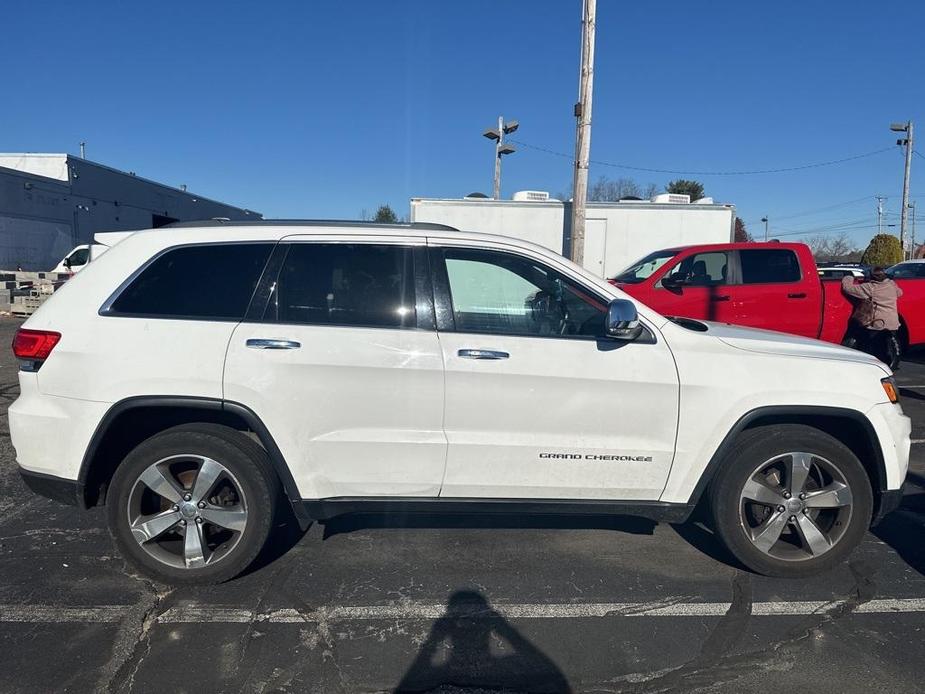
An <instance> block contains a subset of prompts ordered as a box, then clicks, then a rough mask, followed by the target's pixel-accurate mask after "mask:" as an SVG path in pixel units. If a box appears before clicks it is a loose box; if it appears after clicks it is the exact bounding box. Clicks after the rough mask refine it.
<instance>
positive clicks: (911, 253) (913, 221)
mask: <svg viewBox="0 0 925 694" xmlns="http://www.w3.org/2000/svg"><path fill="white" fill-rule="evenodd" d="M909 207H911V208H912V242H911V243H910V244H909V245H910V250H909V258H910V259H911V258H915V200H913V201H912V202H911V203H910V204H909Z"/></svg>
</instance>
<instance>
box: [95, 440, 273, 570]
mask: <svg viewBox="0 0 925 694" xmlns="http://www.w3.org/2000/svg"><path fill="white" fill-rule="evenodd" d="M171 456H203V457H205V458H209V459H212V460H214V461H217V462H218V463H220V465H221V466H223V467H224V468H225V469H226V472H228V473H230V476H233V482H234V485H232V489H234V490H237V487H240V491H239V493H240V494H241V496H240V497H235V498H237V500H238V503H239V504H242V506H240V507H241V508H244V506H243V504H245V503H246V524H244V527H243V530H240V531H239V532H237V533H236V534H234V536H233V537H234V542H233V543H232V542H231V541H229V542H225V543H223V544H221V545H220V546H219V549H221V550H227V551H226V552H225V553H224V554H222V555H221V556H219V553H218V552H216V553H215V554H213V555H212V558H215V557H219V558H218V559H217V560H216V562H215V563H206V564H205V565H203V566H195V567H192V568H190V567H189V566H187V567H185V568H182V567H178V566H173V565H170V564H168V563H165V562H164V561H162V560H160V559H158V558H156V557H154V556H152V555H151V554H150V553H149V552H148V551H146V550H145V549H144V548H142V545H141V543H139V541H137V540H136V539H135V537H134V536H133V533H132V529H131V525H130V524H131V521H130V513H131V511H130V510H129V503H130V498H132V499H134V498H137V497H134V496H133V490H134V489H136V485H137V484H139V483H140V482H139V478H140V476H141V475H143V474H144V473H145V471H146V470H148V469H149V468H150V467H151V466H152V465H153V464H154V463H156V462H158V461H163V460H164V459H168V458H171ZM191 474H198V473H191ZM175 481H176V480H175ZM147 493H148V492H147V491H144V490H142V491H141V492H137V491H136V492H135V494H147ZM280 495H281V489H280V484H279V480H278V478H277V476H276V474H275V472H274V471H273V469H272V466H271V464H270V461H269V459H268V457H267V454H266V451H265V450H264V449H263V448H262V447H261V446H260V445H258V444H257V443H256V442H254V441H253V440H252V439H250V438H249V437H248V436H246V435H245V434H242V433H241V432H238V431H235V430H234V429H230V428H228V427H224V426H221V425H217V424H207V423H199V424H184V425H181V426H176V427H173V428H170V429H167V430H165V431H163V432H161V433H159V434H155V435H154V436H152V437H151V438H149V439H147V440H145V441H144V442H142V443H141V444H139V445H138V446H137V447H136V448H135V449H133V450H132V451H131V453H129V454H128V455H127V456H126V457H125V459H124V460H123V461H122V463H121V464H120V465H119V467H118V468H117V469H116V472H115V475H114V476H113V479H112V483H111V485H110V490H109V493H108V495H107V502H106V505H107V515H108V519H109V530H110V533H111V534H112V537H113V539H114V541H115V543H116V545H117V547H118V548H119V550H120V551H121V553H122V555H123V556H124V557H125V558H126V559H128V560H129V561H130V562H131V563H132V564H133V565H134V566H136V567H137V568H138V569H139V570H140V571H141V572H142V573H144V574H145V575H147V576H150V577H151V578H153V579H155V580H158V581H161V582H163V583H168V584H199V585H208V584H214V583H221V582H223V581H227V580H229V579H231V578H234V577H235V576H237V575H238V574H239V573H241V572H242V571H244V569H246V568H247V567H248V566H249V565H250V564H251V562H253V561H254V559H255V557H256V556H257V554H258V553H259V552H260V550H261V549H262V548H263V546H264V544H265V543H266V540H267V537H268V535H269V532H270V528H271V525H272V521H273V518H274V517H275V514H276V508H277V503H278V499H279V497H280ZM242 500H243V501H242ZM148 501H149V502H150V500H148ZM172 508H174V509H175V508H176V507H175V506H174V507H172ZM215 508H216V509H217V510H220V511H221V510H223V509H221V507H215ZM202 513H205V511H203V512H202ZM196 520H197V521H198V520H200V519H199V518H198V517H197V519H196ZM181 522H182V523H183V524H184V526H185V525H186V521H185V520H183V521H181ZM211 531H212V529H211V528H210V526H209V525H208V523H206V524H204V527H203V529H202V533H203V535H200V537H202V536H204V535H205V534H206V533H207V532H211ZM219 531H221V528H219ZM167 532H168V533H169V534H171V537H170V538H168V540H170V539H172V536H173V535H174V534H179V533H181V532H182V536H181V537H182V538H185V533H186V528H185V527H184V528H182V529H181V528H177V527H174V528H173V529H171V530H169V531H167ZM229 533H230V531H229ZM219 538H220V539H221V535H219ZM184 541H185V540H181V542H184ZM204 544H205V543H204ZM229 546H230V549H227V548H228V547H229ZM157 551H160V550H157ZM184 551H185V550H184ZM179 559H180V561H181V563H182V561H183V557H182V555H181V557H179Z"/></svg>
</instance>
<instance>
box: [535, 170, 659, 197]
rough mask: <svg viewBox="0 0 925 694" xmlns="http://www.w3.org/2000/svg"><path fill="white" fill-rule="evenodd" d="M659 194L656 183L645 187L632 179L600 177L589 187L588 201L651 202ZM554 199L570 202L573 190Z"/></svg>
mask: <svg viewBox="0 0 925 694" xmlns="http://www.w3.org/2000/svg"><path fill="white" fill-rule="evenodd" d="M658 192H659V186H658V185H656V184H655V183H649V184H647V185H646V186H644V187H643V186H641V185H640V184H639V183H637V182H636V181H634V180H633V179H632V178H618V179H616V180H611V179H609V178H607V177H606V176H599V177H598V179H597V180H596V181H595V182H594V183H592V184H591V185H590V186H589V187H588V200H589V201H591V202H615V201H617V200H623V199H625V198H639V199H641V200H651V199H652V198H653V197H654V196H655V195H656V194H657V193H658ZM552 197H554V198H555V199H557V200H561V201H563V202H568V201H569V200H571V199H572V193H571V190H569V191H568V192H565V191H563V192H559V193H556V194H555V195H553V196H552Z"/></svg>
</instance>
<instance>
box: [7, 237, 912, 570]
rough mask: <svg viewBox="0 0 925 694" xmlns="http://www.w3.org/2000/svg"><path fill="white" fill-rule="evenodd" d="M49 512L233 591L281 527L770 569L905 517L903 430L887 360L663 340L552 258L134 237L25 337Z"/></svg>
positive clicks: (692, 325)
mask: <svg viewBox="0 0 925 694" xmlns="http://www.w3.org/2000/svg"><path fill="white" fill-rule="evenodd" d="M13 349H14V352H15V354H16V356H17V357H18V359H19V361H20V370H19V384H20V395H19V397H18V398H17V400H16V402H15V403H13V405H12V406H11V407H10V409H9V425H10V432H11V437H12V442H13V445H14V446H15V448H16V456H17V461H18V463H19V466H20V471H21V474H22V476H23V478H24V479H25V481H26V482H27V484H29V486H31V487H32V488H33V489H34V490H35V491H36V492H38V493H41V494H45V495H47V496H50V497H52V498H56V499H59V500H62V501H66V502H69V503H72V504H78V505H80V506H82V507H88V506H94V505H97V504H104V503H105V504H106V506H107V511H108V520H109V526H110V530H111V533H112V535H113V537H114V538H115V542H116V544H117V546H118V547H119V548H120V549H121V551H122V553H123V554H124V555H125V556H126V557H128V558H129V559H130V560H131V561H132V562H133V563H135V564H136V565H137V566H138V567H140V568H141V569H142V570H143V571H145V572H146V573H148V574H149V575H151V576H154V577H156V578H158V579H159V580H162V581H166V582H172V583H210V582H218V581H223V580H227V579H229V578H232V577H233V576H235V575H237V574H238V573H240V572H241V571H242V570H244V569H245V568H246V567H247V566H248V565H249V564H250V562H251V561H252V560H253V559H254V557H255V556H256V555H257V553H258V552H259V551H260V549H261V547H262V546H263V545H264V543H265V541H266V539H267V537H268V535H269V533H270V531H271V528H272V527H274V525H273V520H274V514H275V513H276V510H277V508H278V507H280V505H285V506H288V507H290V508H291V510H292V512H293V513H294V514H295V516H296V518H298V519H299V521H300V522H301V523H302V524H303V525H307V524H308V522H310V520H311V519H313V518H314V519H324V518H329V517H331V516H334V515H337V514H341V513H351V512H357V511H382V512H387V513H391V512H398V513H405V512H413V511H421V510H426V511H435V510H437V511H439V510H447V511H451V512H459V511H467V512H472V513H497V512H499V511H502V512H512V513H535V512H543V513H551V512H552V513H570V514H615V515H627V514H629V515H638V516H644V517H647V518H653V519H656V520H661V521H670V522H683V521H685V520H686V519H687V518H688V517H689V516H690V514H691V513H692V512H693V510H694V509H695V507H697V506H698V505H699V504H701V503H703V504H704V505H705V506H706V507H707V508H709V510H710V514H711V517H712V525H713V528H714V530H715V532H716V533H717V535H718V536H719V538H721V539H722V540H723V541H724V542H725V544H726V545H727V546H728V547H729V549H730V550H731V551H732V553H733V554H734V555H735V556H736V557H737V558H738V559H739V560H740V561H741V562H742V563H744V564H745V565H746V566H748V567H750V568H751V569H753V570H755V571H758V572H761V573H765V574H769V575H775V576H793V577H801V576H806V575H808V574H811V573H814V572H817V571H820V570H823V569H826V568H828V567H831V566H832V565H834V564H835V563H837V562H840V561H841V560H843V559H844V558H845V557H846V556H847V555H848V554H849V553H850V552H851V551H852V550H853V549H854V547H855V546H857V544H858V543H859V542H860V541H861V538H862V537H863V536H864V534H865V532H866V531H867V529H868V528H869V527H870V525H871V523H872V522H876V520H877V519H878V518H880V517H881V516H882V515H883V514H884V513H886V512H888V511H890V510H891V509H893V508H895V507H896V506H897V505H898V504H899V502H900V499H901V495H902V485H903V481H904V479H905V476H906V470H907V466H908V460H909V444H910V441H909V435H910V420H909V418H908V417H906V416H905V415H904V414H903V411H902V408H901V406H900V405H899V403H898V393H897V389H896V385H895V383H894V382H893V379H892V374H891V373H890V371H889V369H888V368H887V367H885V366H884V365H883V364H882V363H880V362H879V361H878V360H877V359H876V358H874V357H871V356H869V355H867V354H864V353H862V352H858V351H855V350H851V349H845V348H843V347H839V346H836V345H832V344H828V343H824V342H819V341H817V340H810V339H806V338H799V337H794V336H791V335H785V334H782V333H775V332H768V331H761V330H752V329H747V328H740V327H736V326H732V325H723V324H718V323H706V322H700V321H696V320H690V319H674V320H672V319H669V318H666V317H664V316H661V315H659V314H658V313H655V312H654V311H652V310H650V309H649V308H647V307H646V306H644V305H642V304H639V303H638V302H636V301H634V300H633V299H631V298H629V297H627V295H625V294H624V293H622V292H621V291H620V290H619V289H617V288H616V287H614V286H612V285H610V284H609V283H607V282H606V281H605V280H603V279H601V278H600V277H597V276H596V275H594V274H593V273H591V272H589V271H587V270H585V269H583V268H581V267H579V266H577V265H575V264H574V263H572V262H570V261H568V260H566V259H565V258H563V257H562V256H560V255H557V254H555V253H553V252H552V251H549V250H547V249H545V248H542V247H540V246H537V245H534V244H531V243H528V242H526V241H520V240H516V239H513V238H510V237H502V236H489V235H484V234H477V233H470V232H460V231H457V230H455V229H450V228H448V227H443V226H440V225H428V224H410V225H407V224H406V225H374V224H369V223H353V224H351V223H332V222H317V223H305V222H299V223H285V222H283V223H281V222H272V221H266V222H257V223H221V222H215V223H203V224H181V225H176V226H174V227H172V228H162V229H158V230H152V231H146V232H138V233H134V234H127V235H126V238H124V239H123V240H122V241H120V242H119V243H117V244H115V245H113V246H112V248H111V249H110V250H108V251H107V252H106V253H105V255H103V256H102V257H101V258H99V259H98V260H95V261H94V262H92V263H90V264H89V266H88V267H86V269H84V270H83V271H81V272H80V273H79V274H78V275H76V276H75V277H74V278H73V279H71V280H69V281H68V282H67V284H66V285H65V286H64V287H63V288H62V289H61V290H60V291H58V292H56V293H55V294H54V296H52V297H51V299H50V300H49V301H48V302H47V303H45V304H44V305H43V306H41V308H39V309H38V310H37V311H36V312H35V314H34V315H32V317H30V318H29V319H28V320H27V321H26V323H25V324H24V325H23V326H22V328H21V329H20V330H19V332H18V333H17V335H16V338H15V340H14V345H13Z"/></svg>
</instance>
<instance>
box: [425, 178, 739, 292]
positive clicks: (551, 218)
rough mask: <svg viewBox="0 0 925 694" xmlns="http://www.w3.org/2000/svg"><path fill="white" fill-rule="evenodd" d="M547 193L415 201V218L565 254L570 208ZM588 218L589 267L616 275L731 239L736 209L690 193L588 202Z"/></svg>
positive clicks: (604, 273) (587, 255)
mask: <svg viewBox="0 0 925 694" xmlns="http://www.w3.org/2000/svg"><path fill="white" fill-rule="evenodd" d="M528 193H529V195H528ZM544 195H545V194H543V193H537V192H535V191H524V192H523V193H517V194H515V199H514V200H493V199H491V198H475V197H473V198H463V199H432V198H412V199H411V221H412V222H434V223H437V224H448V225H450V226H453V227H456V228H457V229H460V230H464V231H483V232H487V233H492V234H502V235H504V236H513V237H515V238H520V239H525V240H527V241H533V242H534V243H538V244H540V245H541V246H545V247H546V248H549V249H551V250H554V251H556V252H557V253H562V254H563V255H566V256H567V255H569V249H570V246H571V234H570V231H571V229H570V226H571V225H570V218H571V204H570V203H563V202H561V201H559V200H549V199H545V200H544V199H542V198H543V196H544ZM670 200H677V201H678V202H671V201H670ZM586 219H587V221H586V222H585V256H584V257H585V260H584V263H585V267H586V268H588V269H589V270H591V271H592V272H595V273H597V274H599V275H601V276H602V277H610V276H613V275H615V274H616V273H617V272H619V271H620V270H622V269H623V268H625V267H626V266H627V265H629V264H630V263H632V262H633V261H635V260H637V259H639V258H642V257H643V256H645V255H647V254H648V253H650V252H652V251H654V250H658V249H660V248H672V247H675V246H686V245H690V244H700V243H727V242H729V241H731V240H732V238H733V233H734V230H735V207H733V206H732V205H718V204H715V203H713V201H712V200H711V199H710V198H705V199H704V200H703V201H697V202H694V203H690V202H688V199H687V196H674V195H672V196H667V195H660V196H656V197H655V198H653V199H652V200H651V201H640V200H624V201H620V202H589V203H588V205H587V218H586Z"/></svg>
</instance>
